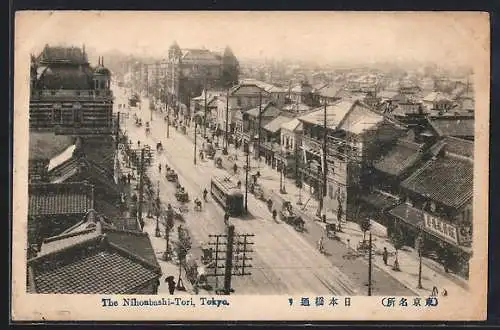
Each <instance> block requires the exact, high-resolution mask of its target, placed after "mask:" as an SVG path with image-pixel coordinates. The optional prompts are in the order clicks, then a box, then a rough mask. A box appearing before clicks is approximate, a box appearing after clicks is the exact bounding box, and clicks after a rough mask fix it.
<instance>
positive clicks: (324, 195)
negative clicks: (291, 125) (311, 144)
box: [318, 100, 327, 217]
mask: <svg viewBox="0 0 500 330" xmlns="http://www.w3.org/2000/svg"><path fill="white" fill-rule="evenodd" d="M324 103H325V104H324V110H323V148H322V149H323V154H322V160H321V162H322V164H323V166H322V167H323V168H322V178H321V181H322V183H321V184H320V185H318V186H320V187H321V194H320V196H319V209H318V216H320V217H321V215H322V214H321V213H322V212H323V202H324V198H325V197H326V140H327V126H326V100H325V102H324Z"/></svg>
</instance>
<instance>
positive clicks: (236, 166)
mask: <svg viewBox="0 0 500 330" xmlns="http://www.w3.org/2000/svg"><path fill="white" fill-rule="evenodd" d="M233 171H234V174H236V172H237V171H238V165H236V163H235V164H234V165H233Z"/></svg>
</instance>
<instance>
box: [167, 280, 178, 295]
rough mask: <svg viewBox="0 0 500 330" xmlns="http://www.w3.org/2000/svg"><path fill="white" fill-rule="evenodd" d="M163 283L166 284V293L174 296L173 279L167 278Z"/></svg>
mask: <svg viewBox="0 0 500 330" xmlns="http://www.w3.org/2000/svg"><path fill="white" fill-rule="evenodd" d="M165 283H167V284H168V292H169V293H170V294H174V292H175V284H176V283H175V281H174V277H173V276H168V277H167V278H165Z"/></svg>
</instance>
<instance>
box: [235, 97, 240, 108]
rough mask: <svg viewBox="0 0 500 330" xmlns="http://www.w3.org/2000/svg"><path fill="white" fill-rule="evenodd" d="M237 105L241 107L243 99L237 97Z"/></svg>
mask: <svg viewBox="0 0 500 330" xmlns="http://www.w3.org/2000/svg"><path fill="white" fill-rule="evenodd" d="M236 104H237V105H238V106H239V107H241V98H239V97H237V98H236Z"/></svg>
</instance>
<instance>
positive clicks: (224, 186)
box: [210, 177, 243, 217]
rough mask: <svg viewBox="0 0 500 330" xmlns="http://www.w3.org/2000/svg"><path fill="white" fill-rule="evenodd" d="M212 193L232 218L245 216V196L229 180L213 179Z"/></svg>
mask: <svg viewBox="0 0 500 330" xmlns="http://www.w3.org/2000/svg"><path fill="white" fill-rule="evenodd" d="M210 193H211V194H212V196H213V198H214V200H216V201H217V202H218V203H219V204H220V205H221V206H222V208H223V209H224V211H226V212H227V213H228V214H229V215H230V216H232V217H239V216H241V215H242V214H243V194H242V193H241V190H240V189H238V188H237V187H236V185H235V184H234V183H232V182H231V180H230V179H229V178H221V177H214V178H212V180H211V184H210Z"/></svg>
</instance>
